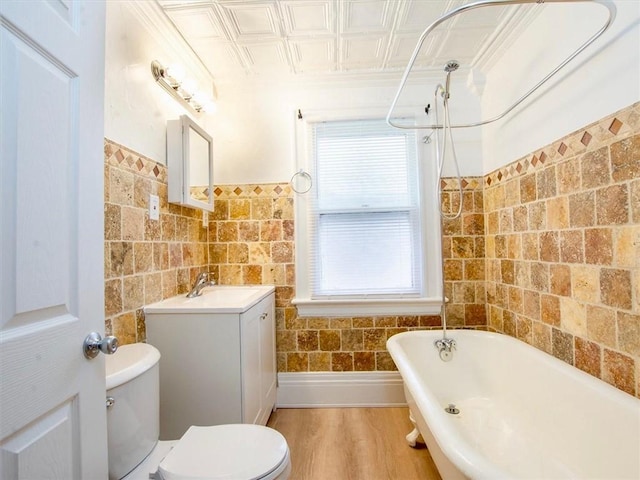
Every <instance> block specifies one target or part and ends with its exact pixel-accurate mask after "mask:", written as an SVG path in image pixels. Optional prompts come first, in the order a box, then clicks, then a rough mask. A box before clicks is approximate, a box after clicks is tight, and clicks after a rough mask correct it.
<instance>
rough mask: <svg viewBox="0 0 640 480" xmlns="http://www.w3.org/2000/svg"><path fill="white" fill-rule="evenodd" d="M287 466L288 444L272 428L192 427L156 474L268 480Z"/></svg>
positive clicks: (166, 479) (177, 478)
mask: <svg viewBox="0 0 640 480" xmlns="http://www.w3.org/2000/svg"><path fill="white" fill-rule="evenodd" d="M288 466H289V448H288V446H287V442H286V440H285V438H284V437H283V436H282V434H280V433H279V432H277V431H276V430H274V429H272V428H268V427H263V426H261V425H251V424H232V425H216V426H211V427H196V426H192V427H189V429H188V430H187V431H186V433H185V434H184V435H183V436H182V438H181V439H180V440H179V441H178V442H177V444H176V445H175V447H173V449H172V450H171V451H170V452H169V453H168V454H167V456H166V457H165V458H164V459H163V460H162V461H161V462H160V465H159V466H158V472H157V473H158V477H160V478H161V479H163V480H185V479H190V480H191V479H193V480H197V479H200V480H204V479H208V480H222V479H226V480H231V479H233V480H238V479H243V480H258V479H260V480H267V479H271V478H276V477H277V476H278V475H279V474H280V473H281V472H283V471H284V470H285V469H286V468H287V467H288ZM156 478H157V477H156Z"/></svg>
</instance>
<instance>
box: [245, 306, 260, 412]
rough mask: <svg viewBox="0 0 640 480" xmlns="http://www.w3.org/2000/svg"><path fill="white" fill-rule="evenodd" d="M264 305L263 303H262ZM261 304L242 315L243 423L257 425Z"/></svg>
mask: <svg viewBox="0 0 640 480" xmlns="http://www.w3.org/2000/svg"><path fill="white" fill-rule="evenodd" d="M261 303H262V302H261ZM261 303H259V304H258V305H256V306H255V307H253V308H251V309H250V310H248V311H247V312H245V313H244V314H242V321H241V327H240V328H241V331H242V347H241V349H242V422H243V423H257V421H258V418H259V415H260V315H262V309H259V307H260V306H261Z"/></svg>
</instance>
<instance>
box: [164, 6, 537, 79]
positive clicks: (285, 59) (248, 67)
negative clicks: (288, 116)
mask: <svg viewBox="0 0 640 480" xmlns="http://www.w3.org/2000/svg"><path fill="white" fill-rule="evenodd" d="M158 3H159V5H160V6H161V8H163V9H164V11H165V13H166V14H167V15H168V17H169V18H170V19H171V20H172V22H173V23H174V25H175V26H176V28H177V30H178V31H179V33H180V34H181V35H182V37H183V38H185V39H186V40H187V42H188V43H189V45H190V46H191V47H192V48H193V50H194V51H195V52H196V54H197V55H198V56H199V57H200V58H201V59H202V61H203V63H204V64H205V65H206V67H207V68H208V69H209V71H210V72H212V73H213V75H214V76H215V78H216V82H217V83H218V82H220V83H224V82H225V81H226V82H234V81H237V79H238V78H239V77H238V76H239V75H242V76H245V75H260V74H263V73H269V74H282V75H290V74H306V73H313V74H322V73H331V74H334V73H335V72H358V73H359V72H362V73H366V74H367V75H374V74H381V73H385V72H388V71H392V72H396V71H399V70H401V69H404V68H405V67H406V64H407V62H408V60H409V58H410V55H411V53H412V52H413V50H414V48H415V46H416V42H417V40H418V38H419V36H420V33H421V32H422V31H423V30H424V29H426V28H427V27H428V26H429V25H431V24H432V23H433V22H434V21H435V20H437V19H438V18H439V17H441V16H442V15H443V14H445V13H447V12H448V11H451V10H452V9H454V8H455V7H457V6H459V5H461V3H460V2H458V1H457V0H456V1H452V0H402V1H399V0H341V1H337V0H279V1H278V0H242V1H240V0H206V1H204V0H159V1H158ZM533 17H534V16H531V15H527V10H526V7H523V6H505V7H500V8H496V9H494V8H483V9H476V10H474V11H473V13H471V14H470V13H467V12H464V13H462V14H460V15H457V16H455V17H454V18H453V19H451V20H448V21H445V22H442V23H441V24H440V25H439V26H438V28H437V29H435V30H434V31H433V32H432V33H431V34H430V35H429V36H428V37H427V40H426V42H425V44H424V45H423V47H422V49H421V50H420V54H419V56H418V58H417V61H416V62H415V69H416V70H418V71H420V70H422V71H432V70H433V69H436V68H437V69H438V70H439V71H441V69H442V66H443V65H444V64H445V63H446V62H447V61H448V60H451V59H452V58H455V59H457V60H458V61H460V62H461V63H462V66H461V68H462V70H465V69H467V70H468V69H471V68H473V67H474V65H475V64H476V63H479V62H482V61H483V58H485V57H487V58H488V54H487V52H489V51H490V53H491V55H490V56H491V58H492V59H493V58H498V57H499V56H500V52H502V51H503V50H504V49H505V48H506V47H507V44H508V42H506V39H507V38H514V35H517V32H519V31H521V30H524V27H526V25H528V23H529V22H531V20H532V18H533ZM505 18H509V23H508V25H505ZM514 32H515V33H514ZM164 34H165V35H166V32H164ZM267 44H268V45H270V47H268V48H266V49H265V50H266V52H265V51H263V49H261V48H258V47H255V45H267ZM275 44H279V45H280V47H275V49H276V50H277V54H276V55H274V50H273V48H274V47H273V45H275ZM489 45H490V46H491V48H489ZM258 51H259V52H258ZM263 54H264V61H261V58H262V55H263ZM492 61H493V60H492Z"/></svg>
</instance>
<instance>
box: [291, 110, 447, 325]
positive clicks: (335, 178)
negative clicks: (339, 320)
mask: <svg viewBox="0 0 640 480" xmlns="http://www.w3.org/2000/svg"><path fill="white" fill-rule="evenodd" d="M305 145H306V147H307V148H306V155H305V160H306V164H305V169H306V170H307V171H309V173H310V174H311V177H312V178H313V181H314V183H313V188H312V189H311V190H310V191H309V192H308V193H307V194H306V195H301V196H298V197H297V199H296V202H297V205H296V230H297V234H296V251H297V257H296V283H297V284H296V299H295V300H294V304H296V305H297V306H298V309H299V312H300V314H301V315H305V314H308V315H319V314H328V315H342V314H343V315H357V314H361V315H373V314H410V313H415V314H422V313H424V314H427V313H435V311H439V303H438V302H437V301H434V299H433V298H432V299H428V298H427V296H428V295H427V294H428V292H429V289H428V287H429V280H430V279H429V275H427V274H426V269H425V248H424V247H425V245H426V244H427V242H425V239H424V236H425V231H426V225H427V224H428V223H429V222H425V221H423V218H424V211H425V204H426V203H425V202H423V201H422V200H423V199H421V195H420V192H421V184H422V182H421V171H420V168H419V165H418V157H419V153H418V145H419V144H418V141H417V138H416V131H415V130H399V129H396V128H393V127H389V126H388V125H387V124H386V122H385V121H384V120H378V119H376V120H345V121H324V122H309V123H307V125H306V142H305ZM431 216H433V215H431ZM299 227H300V228H299ZM431 243H434V242H433V239H432V240H431ZM436 268H438V269H439V262H438V264H437V266H436ZM436 303H437V304H438V306H437V308H436V309H435V311H434V305H435V304H436ZM429 306H430V307H431V308H427V307H429Z"/></svg>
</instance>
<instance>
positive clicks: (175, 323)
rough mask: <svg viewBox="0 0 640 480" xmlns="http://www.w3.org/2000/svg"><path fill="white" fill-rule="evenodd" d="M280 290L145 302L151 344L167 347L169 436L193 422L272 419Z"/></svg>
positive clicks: (163, 403)
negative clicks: (277, 297)
mask: <svg viewBox="0 0 640 480" xmlns="http://www.w3.org/2000/svg"><path fill="white" fill-rule="evenodd" d="M233 289H235V290H233ZM237 289H246V290H244V292H249V294H248V295H245V296H243V295H237V294H236V290H237ZM249 289H251V291H249ZM274 290H275V289H274V287H272V286H256V287H225V286H219V287H218V286H216V287H211V288H205V289H204V290H203V295H202V297H198V298H195V299H186V298H184V296H180V297H174V298H173V299H168V300H164V301H162V302H158V303H156V304H153V305H148V306H147V307H145V322H146V328H147V342H148V343H150V344H152V345H154V346H155V347H156V348H158V350H160V439H161V440H174V439H178V438H180V437H181V436H182V435H183V434H184V432H185V431H186V430H187V428H189V427H190V426H191V425H200V426H207V425H220V424H226V423H256V424H261V425H265V424H266V423H267V420H268V419H269V415H270V414H271V412H272V410H273V408H274V407H275V400H276V352H275V294H274ZM214 297H215V298H214ZM247 297H248V298H247Z"/></svg>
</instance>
